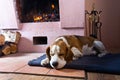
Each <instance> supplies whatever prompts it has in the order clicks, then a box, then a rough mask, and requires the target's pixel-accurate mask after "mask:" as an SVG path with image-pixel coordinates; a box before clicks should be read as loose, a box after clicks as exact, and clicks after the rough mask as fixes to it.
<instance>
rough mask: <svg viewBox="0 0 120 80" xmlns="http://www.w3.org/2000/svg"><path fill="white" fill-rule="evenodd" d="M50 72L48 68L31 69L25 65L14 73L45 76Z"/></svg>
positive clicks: (31, 67)
mask: <svg viewBox="0 0 120 80" xmlns="http://www.w3.org/2000/svg"><path fill="white" fill-rule="evenodd" d="M49 71H50V69H49V68H44V67H33V66H29V65H26V66H25V67H23V68H21V69H19V70H17V71H15V72H20V73H31V74H47V73H48V72H49Z"/></svg>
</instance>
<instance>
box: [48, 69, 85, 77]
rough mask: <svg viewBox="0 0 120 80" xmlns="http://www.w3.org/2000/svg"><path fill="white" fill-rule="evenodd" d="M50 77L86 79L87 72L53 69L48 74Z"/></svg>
mask: <svg viewBox="0 0 120 80" xmlns="http://www.w3.org/2000/svg"><path fill="white" fill-rule="evenodd" d="M48 75H57V76H69V77H85V72H84V71H83V70H74V69H61V70H55V69H51V70H50V71H49V72H48Z"/></svg>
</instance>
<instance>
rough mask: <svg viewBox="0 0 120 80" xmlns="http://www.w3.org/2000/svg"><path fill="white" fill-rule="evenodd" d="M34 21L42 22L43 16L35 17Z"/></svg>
mask: <svg viewBox="0 0 120 80" xmlns="http://www.w3.org/2000/svg"><path fill="white" fill-rule="evenodd" d="M33 19H34V21H40V20H42V16H34V18H33Z"/></svg>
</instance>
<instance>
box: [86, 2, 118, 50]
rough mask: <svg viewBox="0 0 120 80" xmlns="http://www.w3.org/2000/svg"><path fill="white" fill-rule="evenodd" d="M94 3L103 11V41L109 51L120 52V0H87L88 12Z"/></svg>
mask: <svg viewBox="0 0 120 80" xmlns="http://www.w3.org/2000/svg"><path fill="white" fill-rule="evenodd" d="M93 3H95V6H96V9H97V10H98V11H99V10H102V13H101V21H102V23H103V25H102V41H103V42H104V43H105V45H106V47H107V49H110V50H114V51H115V52H120V0H114V1H113V0H86V2H85V5H86V6H85V7H86V10H88V11H90V10H91V9H92V7H91V5H92V4H93Z"/></svg>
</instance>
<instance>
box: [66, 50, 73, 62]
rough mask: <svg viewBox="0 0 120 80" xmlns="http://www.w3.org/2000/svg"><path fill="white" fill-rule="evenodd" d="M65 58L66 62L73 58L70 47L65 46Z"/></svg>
mask: <svg viewBox="0 0 120 80" xmlns="http://www.w3.org/2000/svg"><path fill="white" fill-rule="evenodd" d="M65 59H66V61H67V62H70V61H72V60H73V53H72V51H71V49H70V48H67V53H66V57H65Z"/></svg>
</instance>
